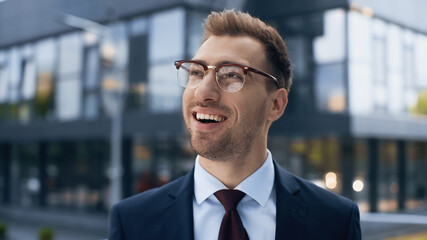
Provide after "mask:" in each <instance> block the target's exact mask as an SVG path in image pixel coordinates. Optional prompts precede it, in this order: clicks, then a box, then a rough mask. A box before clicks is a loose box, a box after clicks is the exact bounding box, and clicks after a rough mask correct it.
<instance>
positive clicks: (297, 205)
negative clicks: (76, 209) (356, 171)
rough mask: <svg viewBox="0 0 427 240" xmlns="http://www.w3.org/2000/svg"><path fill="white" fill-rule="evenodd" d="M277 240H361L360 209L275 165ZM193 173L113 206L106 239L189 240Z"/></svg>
mask: <svg viewBox="0 0 427 240" xmlns="http://www.w3.org/2000/svg"><path fill="white" fill-rule="evenodd" d="M274 168H275V184H276V193H277V194H276V239H290V240H294V239H295V240H296V239H307V240H308V239H319V240H320V239H322V240H325V239H327V240H334V239H337V240H344V239H348V240H350V239H352V240H353V239H355V240H359V239H361V233H360V224H359V209H358V207H357V205H356V204H355V203H354V202H352V201H350V200H348V199H346V198H343V197H341V196H338V195H336V194H333V193H331V192H329V191H327V190H324V189H322V188H319V187H317V186H316V185H314V184H312V183H311V182H309V181H307V180H304V179H302V178H299V177H297V176H295V175H293V174H291V173H289V172H287V171H285V170H284V169H282V168H281V167H280V166H278V165H277V164H276V163H274ZM193 186H194V169H193V171H191V172H189V173H188V174H187V175H185V176H183V177H181V178H178V179H177V180H175V181H173V182H171V183H169V184H166V185H164V186H162V187H160V188H156V189H152V190H149V191H146V192H143V193H140V194H137V195H135V196H132V197H130V198H128V199H125V200H123V201H121V202H119V203H118V204H116V205H115V206H114V207H113V208H112V211H111V214H110V229H109V240H146V239H148V240H151V239H153V240H162V239H189V240H191V239H194V237H193V198H194V190H193V189H194V188H193Z"/></svg>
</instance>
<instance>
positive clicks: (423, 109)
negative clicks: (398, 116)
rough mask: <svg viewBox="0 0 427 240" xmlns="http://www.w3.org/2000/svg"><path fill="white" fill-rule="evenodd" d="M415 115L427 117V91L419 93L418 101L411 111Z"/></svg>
mask: <svg viewBox="0 0 427 240" xmlns="http://www.w3.org/2000/svg"><path fill="white" fill-rule="evenodd" d="M411 112H412V113H414V114H420V115H427V90H422V91H420V92H419V93H418V100H417V103H416V104H415V106H414V107H413V108H412V109H411Z"/></svg>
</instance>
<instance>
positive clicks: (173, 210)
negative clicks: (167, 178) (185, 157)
mask: <svg viewBox="0 0 427 240" xmlns="http://www.w3.org/2000/svg"><path fill="white" fill-rule="evenodd" d="M193 176H194V168H193V170H192V171H191V172H189V173H188V174H187V175H186V176H185V177H184V180H183V183H182V185H181V187H177V188H176V189H171V191H170V192H169V197H170V198H171V202H170V204H168V205H167V206H166V207H165V209H164V212H163V219H164V220H163V224H162V234H161V235H162V236H164V237H163V238H161V239H194V236H193V195H194V194H193V192H194V190H193V185H194V177H193Z"/></svg>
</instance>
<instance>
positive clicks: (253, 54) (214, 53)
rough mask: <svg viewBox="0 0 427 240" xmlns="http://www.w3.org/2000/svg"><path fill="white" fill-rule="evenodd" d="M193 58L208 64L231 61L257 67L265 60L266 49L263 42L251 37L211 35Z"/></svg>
mask: <svg viewBox="0 0 427 240" xmlns="http://www.w3.org/2000/svg"><path fill="white" fill-rule="evenodd" d="M193 59H195V60H201V61H203V62H205V63H206V64H208V65H218V64H220V63H223V62H231V63H239V64H243V65H248V66H251V67H254V68H256V67H261V66H262V63H264V62H265V51H264V47H263V46H262V44H261V43H260V42H259V41H257V40H255V39H253V38H251V37H240V36H239V37H232V36H211V37H209V38H208V39H207V40H206V41H205V42H203V44H202V45H201V46H200V48H199V50H198V51H197V53H196V55H195V56H194V58H193Z"/></svg>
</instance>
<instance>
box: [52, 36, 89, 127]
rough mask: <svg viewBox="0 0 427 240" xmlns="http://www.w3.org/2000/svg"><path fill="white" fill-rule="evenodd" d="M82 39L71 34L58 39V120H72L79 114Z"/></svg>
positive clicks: (56, 96) (56, 97)
mask: <svg viewBox="0 0 427 240" xmlns="http://www.w3.org/2000/svg"><path fill="white" fill-rule="evenodd" d="M82 50H83V48H82V38H81V35H80V34H79V33H71V34H66V35H64V36H62V37H61V38H60V39H59V67H58V71H59V73H58V83H57V86H56V91H55V93H56V95H55V100H56V115H57V117H58V118H59V119H60V120H73V119H76V118H78V117H80V114H81V97H82V96H81V95H82V91H81V90H82V82H81V80H80V79H81V68H82V62H81V61H82Z"/></svg>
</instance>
